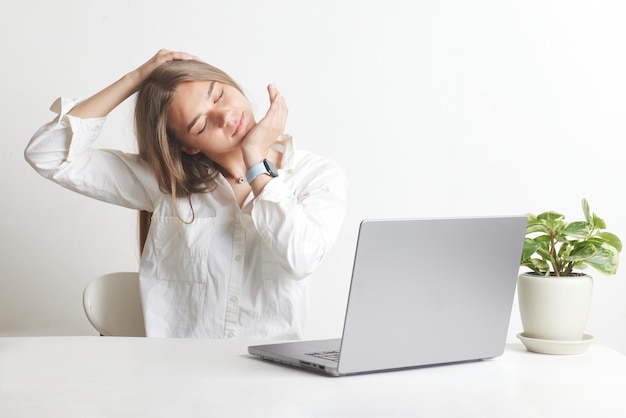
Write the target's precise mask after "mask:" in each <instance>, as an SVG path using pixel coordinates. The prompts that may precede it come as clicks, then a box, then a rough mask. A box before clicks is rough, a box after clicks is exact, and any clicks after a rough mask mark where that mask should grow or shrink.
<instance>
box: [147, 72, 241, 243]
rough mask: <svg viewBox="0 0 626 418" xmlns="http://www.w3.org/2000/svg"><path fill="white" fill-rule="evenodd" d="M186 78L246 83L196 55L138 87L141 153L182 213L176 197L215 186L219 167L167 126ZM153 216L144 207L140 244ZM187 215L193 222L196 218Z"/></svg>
mask: <svg viewBox="0 0 626 418" xmlns="http://www.w3.org/2000/svg"><path fill="white" fill-rule="evenodd" d="M188 81H217V82H219V83H223V84H227V85H230V86H232V87H234V88H236V89H237V90H239V91H240V92H241V93H242V94H243V91H242V89H241V88H240V87H239V86H238V85H237V83H235V81H234V80H233V79H232V78H231V77H230V76H229V75H228V74H226V73H225V72H224V71H222V70H220V69H219V68H216V67H214V66H212V65H210V64H207V63H204V62H201V61H196V60H185V61H178V60H175V61H169V62H167V63H165V64H163V65H161V66H159V67H158V68H157V69H155V70H154V71H153V72H152V74H151V75H150V77H149V78H148V79H147V80H145V81H144V82H143V83H142V85H141V86H140V87H139V89H138V92H137V98H136V103H135V131H136V135H137V144H138V146H139V156H140V157H141V158H143V159H144V160H145V161H147V162H148V164H150V166H151V167H152V170H153V172H154V175H155V177H156V180H157V182H158V184H159V188H160V189H161V191H162V192H163V193H167V194H171V195H172V205H173V209H174V213H175V214H176V215H177V216H178V217H179V218H180V216H179V214H178V209H177V206H176V199H177V198H179V197H186V198H188V199H190V198H191V195H192V194H193V193H201V192H208V191H211V190H213V189H214V188H215V177H216V176H217V175H218V173H219V171H218V170H217V167H216V166H215V163H214V162H213V161H211V160H210V159H209V158H208V157H206V156H205V155H203V154H202V153H198V154H194V155H189V154H187V153H185V152H183V150H182V143H181V142H180V140H179V139H178V138H176V136H175V135H174V132H173V130H172V129H170V128H169V126H168V119H167V113H168V110H169V106H170V105H171V103H172V100H173V98H174V95H175V93H176V87H177V86H178V85H179V84H180V83H184V82H188ZM192 214H193V208H192ZM150 218H151V214H150V213H149V212H145V213H140V222H139V224H140V228H139V229H140V231H139V234H140V236H139V240H140V241H139V245H140V249H141V250H143V246H144V243H145V239H146V236H147V233H148V228H149V225H150ZM181 220H182V219H181ZM183 221H184V222H193V218H192V219H191V220H189V221H185V220H183Z"/></svg>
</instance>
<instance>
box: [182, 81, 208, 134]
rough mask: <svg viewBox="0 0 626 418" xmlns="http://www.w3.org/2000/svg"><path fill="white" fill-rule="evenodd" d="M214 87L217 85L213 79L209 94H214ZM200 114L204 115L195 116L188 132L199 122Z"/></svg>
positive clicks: (188, 127) (188, 126)
mask: <svg viewBox="0 0 626 418" xmlns="http://www.w3.org/2000/svg"><path fill="white" fill-rule="evenodd" d="M214 87H215V81H212V82H211V85H210V86H209V92H208V93H207V96H209V97H211V95H212V94H213V88H214ZM200 116H202V114H200V115H197V116H196V117H195V118H193V120H192V121H191V122H189V125H187V133H191V128H193V126H194V125H195V124H196V122H198V119H200Z"/></svg>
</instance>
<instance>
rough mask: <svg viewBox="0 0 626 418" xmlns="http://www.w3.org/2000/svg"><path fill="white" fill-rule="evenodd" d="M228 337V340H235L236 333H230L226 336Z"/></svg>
mask: <svg viewBox="0 0 626 418" xmlns="http://www.w3.org/2000/svg"><path fill="white" fill-rule="evenodd" d="M226 336H227V337H228V338H233V337H234V336H235V333H234V332H229V333H228V334H226Z"/></svg>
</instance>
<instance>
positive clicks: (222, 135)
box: [168, 81, 256, 160]
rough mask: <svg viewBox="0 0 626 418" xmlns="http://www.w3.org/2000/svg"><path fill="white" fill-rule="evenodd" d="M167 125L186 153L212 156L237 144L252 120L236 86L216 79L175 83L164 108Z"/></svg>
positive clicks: (223, 152) (248, 107)
mask: <svg viewBox="0 0 626 418" xmlns="http://www.w3.org/2000/svg"><path fill="white" fill-rule="evenodd" d="M168 121H169V128H170V129H171V130H173V131H174V133H175V134H176V136H177V137H178V139H180V141H181V142H182V143H183V151H184V152H186V153H188V154H197V153H199V152H201V153H203V154H204V155H206V156H207V157H209V158H211V159H212V160H215V159H216V157H217V156H219V155H220V154H227V153H229V152H232V151H233V150H235V149H237V148H239V146H240V144H241V141H242V140H243V139H244V138H245V137H246V135H247V134H248V132H249V131H250V130H251V129H252V128H253V127H254V125H255V124H256V122H255V120H254V115H253V113H252V110H251V108H250V104H249V102H248V100H247V99H246V98H245V96H244V95H243V94H241V92H239V90H237V89H236V88H234V87H232V86H229V85H228V84H222V83H219V82H217V81H188V82H184V83H181V84H179V85H178V87H177V88H176V95H175V96H174V99H173V100H172V103H171V105H170V108H169V111H168Z"/></svg>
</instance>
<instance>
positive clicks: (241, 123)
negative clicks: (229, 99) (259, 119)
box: [231, 113, 243, 137]
mask: <svg viewBox="0 0 626 418" xmlns="http://www.w3.org/2000/svg"><path fill="white" fill-rule="evenodd" d="M242 126H243V113H242V114H241V117H240V118H239V122H238V123H237V126H236V127H235V130H234V131H233V134H232V135H231V136H233V137H234V136H235V135H237V133H238V132H239V130H241V127H242Z"/></svg>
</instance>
